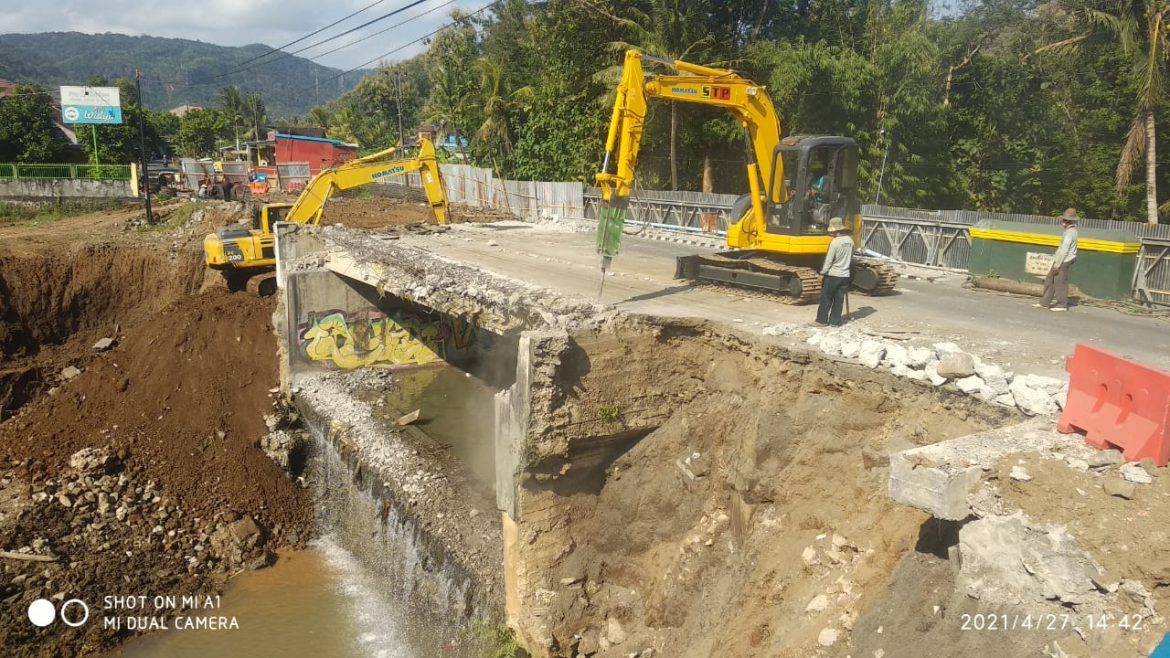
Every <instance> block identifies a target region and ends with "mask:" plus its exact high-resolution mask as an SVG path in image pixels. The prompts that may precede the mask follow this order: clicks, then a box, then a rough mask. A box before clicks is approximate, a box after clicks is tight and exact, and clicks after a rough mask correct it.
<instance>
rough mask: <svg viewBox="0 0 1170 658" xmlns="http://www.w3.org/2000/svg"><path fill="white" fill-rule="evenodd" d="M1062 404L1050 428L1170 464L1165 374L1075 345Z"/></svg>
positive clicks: (1134, 457)
mask: <svg viewBox="0 0 1170 658" xmlns="http://www.w3.org/2000/svg"><path fill="white" fill-rule="evenodd" d="M1066 369H1067V370H1068V373H1069V383H1068V402H1066V403H1065V405H1064V413H1062V414H1061V415H1060V422H1059V423H1057V425H1056V429H1057V430H1059V431H1061V432H1064V433H1065V434H1072V433H1074V432H1083V433H1084V434H1085V441H1086V442H1087V443H1088V444H1089V445H1091V446H1094V447H1096V448H1100V449H1102V450H1104V449H1108V448H1117V449H1119V450H1121V451H1122V453H1123V454H1124V455H1125V459H1126V461H1140V460H1142V459H1146V458H1147V457H1148V458H1150V459H1153V460H1154V463H1155V464H1157V465H1158V466H1159V467H1162V466H1165V465H1166V463H1167V462H1170V373H1166V372H1163V371H1161V370H1155V369H1154V368H1150V367H1147V366H1144V365H1142V364H1140V363H1136V362H1134V361H1130V360H1129V359H1123V358H1121V357H1119V356H1117V355H1115V354H1112V353H1110V352H1106V351H1105V350H1101V349H1097V348H1095V347H1090V346H1088V345H1085V344H1083V343H1081V344H1078V345H1077V347H1076V350H1075V351H1074V352H1073V355H1072V356H1071V357H1070V358H1069V359H1068V363H1067V365H1066Z"/></svg>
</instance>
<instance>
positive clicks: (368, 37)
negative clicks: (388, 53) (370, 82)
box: [292, 0, 456, 60]
mask: <svg viewBox="0 0 1170 658" xmlns="http://www.w3.org/2000/svg"><path fill="white" fill-rule="evenodd" d="M455 2H456V0H447V2H444V3H443V4H441V5H437V6H435V7H432V8H431V9H428V10H426V11H424V12H422V13H419V14H415V15H414V16H411V17H410V18H408V19H406V20H404V21H399V22H397V23H395V24H393V25H391V26H390V27H388V28H385V29H382V30H379V31H377V32H374V33H373V34H370V35H367V36H364V37H362V38H360V39H358V40H356V41H350V42H349V43H347V44H345V45H344V46H338V47H336V48H334V49H333V50H326V51H325V52H323V53H319V54H317V55H313V56H312V57H311V58H309V59H314V60H316V59H318V58H321V57H324V56H326V55H332V54H333V53H335V52H337V51H339V50H343V49H345V48H349V47H350V46H353V45H356V44H359V43H361V42H363V41H365V40H366V39H371V38H373V37H376V36H379V35H381V34H385V33H386V32H389V31H390V30H393V29H394V28H396V27H402V26H403V25H406V24H407V23H409V22H411V21H413V20H414V19H416V18H421V17H423V16H426V15H427V14H429V13H431V12H433V11H438V10H440V9H442V8H443V7H446V6H447V5H450V4H454V3H455ZM311 47H312V46H308V48H311ZM299 52H302V51H300V50H298V51H296V52H294V53H292V54H294V55H295V54H297V53H299Z"/></svg>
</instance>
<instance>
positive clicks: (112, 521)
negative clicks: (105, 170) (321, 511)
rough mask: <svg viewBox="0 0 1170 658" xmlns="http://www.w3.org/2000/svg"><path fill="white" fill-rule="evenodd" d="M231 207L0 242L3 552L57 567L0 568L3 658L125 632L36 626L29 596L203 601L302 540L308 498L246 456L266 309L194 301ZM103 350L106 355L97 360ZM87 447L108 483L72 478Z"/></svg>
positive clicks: (93, 221) (101, 217) (95, 476)
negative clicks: (199, 595)
mask: <svg viewBox="0 0 1170 658" xmlns="http://www.w3.org/2000/svg"><path fill="white" fill-rule="evenodd" d="M242 210H243V207H242V206H236V205H232V204H197V207H195V208H191V207H188V208H186V209H185V210H183V211H182V212H181V213H180V214H178V215H176V216H175V217H176V219H175V221H173V222H171V223H170V224H169V225H168V226H166V227H164V228H162V229H157V228H156V229H152V230H145V231H139V230H133V229H130V230H128V229H127V226H129V224H128V222H129V221H131V219H132V217H133V215H131V214H128V213H125V212H122V213H120V214H119V213H117V212H111V213H102V214H98V215H95V216H85V217H80V218H75V219H73V220H62V221H60V222H56V223H54V224H53V225H50V226H43V227H33V226H21V227H5V228H0V239H4V246H3V247H2V248H0V285H2V286H3V290H2V291H0V349H3V350H4V352H5V356H6V357H7V359H6V362H5V363H4V367H3V368H2V369H0V405H4V404H5V403H6V400H5V399H4V398H5V395H7V396H8V398H9V399H8V400H7V403H8V404H7V407H8V413H9V414H11V413H12V412H13V410H14V409H15V408H16V406H17V404H19V403H23V406H21V407H19V409H15V415H13V416H12V417H11V418H8V419H7V420H5V421H4V422H3V423H0V550H6V551H19V552H21V553H23V554H38V555H44V554H46V553H49V554H51V555H53V556H56V557H57V561H56V562H52V563H44V562H37V561H27V560H23V559H3V560H0V601H3V603H2V604H0V605H2V606H3V608H2V612H0V645H3V646H4V647H5V652H4V653H5V655H81V654H87V655H88V654H91V653H94V652H96V651H98V650H102V649H108V648H110V647H112V646H113V645H114V644H116V642H117V641H118V640H119V639H120V638H121V637H123V636H125V635H127V634H129V632H128V631H126V630H125V629H123V630H122V631H113V630H109V631H106V630H103V629H100V624H98V625H97V626H95V625H94V624H92V623H91V624H90V626H91V627H93V628H90V629H87V630H86V631H85V632H84V633H81V632H78V633H75V634H62V633H59V632H57V633H53V632H49V631H51V630H52V629H44V630H43V631H42V630H37V629H34V628H32V627H31V626H30V625H29V624H28V623H27V619H26V618H25V614H24V609H25V607H27V605H28V603H29V602H30V601H31V600H33V599H35V598H38V597H43V598H52V597H54V596H57V595H66V594H67V595H69V596H78V597H80V598H82V599H85V600H88V601H90V602H91V603H92V602H93V601H100V600H101V597H102V596H105V595H107V594H149V595H155V594H184V593H188V592H195V591H199V592H203V593H210V592H213V591H215V590H218V589H220V588H221V586H222V585H223V583H224V582H225V581H226V580H227V578H228V577H229V576H230V575H231V574H232V573H235V572H236V571H238V570H239V569H241V568H246V567H248V566H253V567H259V566H263V565H264V564H267V563H268V562H269V561H270V560H271V559H272V557H271V553H270V550H272V549H276V548H279V547H281V546H288V545H297V544H299V543H301V542H303V541H305V540H306V539H308V538H309V533H310V532H311V530H312V523H313V514H312V508H311V504H310V501H309V500H308V497H307V496H306V495H305V494H304V493H303V492H302V491H301V490H300V489H299V488H298V487H297V486H296V485H295V484H294V483H293V482H291V481H290V480H289V479H288V477H287V476H286V475H285V474H284V472H282V471H281V470H280V469H279V468H278V467H277V466H276V465H275V464H273V463H272V462H271V461H270V460H269V459H268V458H267V457H266V456H265V455H264V453H263V452H262V451H260V450H259V449H258V448H257V443H258V441H259V439H260V437H261V436H263V435H264V434H265V433H266V431H267V427H266V424H265V421H264V416H265V414H267V413H271V410H272V403H273V399H274V394H271V393H270V392H269V391H270V389H274V388H275V387H276V386H277V383H278V374H277V358H276V354H275V344H274V341H273V336H272V333H271V332H272V327H271V315H272V310H273V306H272V305H273V302H272V300H262V299H258V298H255V297H250V296H247V295H242V294H230V293H228V292H226V290H223V289H217V288H212V289H210V290H207V291H206V292H202V293H198V292H196V291H198V290H200V289H201V288H204V286H203V283H204V282H205V279H206V277H207V274H206V273H205V271H204V268H203V267H202V262H201V258H200V253H199V251H198V245H199V242H200V241H201V239H202V237H203V235H204V234H205V233H206V232H207V231H209V230H211V229H213V228H214V226H217V225H222V224H224V223H228V222H230V221H233V220H238V219H239V218H240V216H241V212H242ZM175 212H179V211H177V210H176V211H175ZM71 225H72V226H73V228H74V229H75V230H74V231H70V226H71ZM13 236H15V237H16V239H13V240H8V239H6V238H8V237H13ZM212 276H214V275H212ZM103 336H105V337H110V338H114V339H116V343H115V345H114V347H113V348H112V349H111V350H109V351H105V352H100V351H96V350H94V349H93V347H92V346H93V344H94V341H95V340H96V339H97V338H100V337H103ZM67 369H68V370H67ZM71 369H76V370H77V371H79V372H70V371H69V370H71ZM5 386H8V389H7V392H6V389H5ZM17 398H19V399H17ZM14 401H15V402H16V403H17V404H13V402H14ZM0 411H3V409H2V408H0ZM83 449H97V450H105V451H107V452H108V454H109V455H111V458H112V459H113V462H111V463H116V464H117V468H116V469H115V470H116V472H112V473H110V472H86V473H82V472H79V471H78V469H77V466H76V463H74V464H73V465H71V464H70V460H71V458H74V457H75V455H76V454H77V453H78V451H80V450H83ZM74 462H76V459H74Z"/></svg>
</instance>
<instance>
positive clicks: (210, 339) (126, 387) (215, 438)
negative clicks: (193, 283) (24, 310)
mask: <svg viewBox="0 0 1170 658" xmlns="http://www.w3.org/2000/svg"><path fill="white" fill-rule="evenodd" d="M271 314H272V303H271V302H270V301H268V300H261V299H257V298H250V297H247V296H244V295H233V294H230V293H226V292H221V291H213V292H209V293H207V294H204V295H199V296H195V297H188V298H184V299H183V300H181V301H179V302H176V303H174V304H172V305H171V306H170V307H168V308H166V309H165V310H163V311H161V312H159V313H158V314H156V315H154V316H153V317H152V318H151V319H150V320H148V321H146V322H143V323H142V324H140V325H137V326H135V327H133V328H132V329H131V330H130V331H128V332H127V334H126V336H125V338H124V339H123V340H122V342H121V343H120V344H119V345H118V346H117V347H116V348H115V349H114V350H112V351H111V352H109V353H107V354H106V355H105V356H103V357H102V358H101V359H100V360H96V361H94V362H93V363H92V365H91V366H90V368H89V369H88V370H86V371H85V372H83V373H82V374H81V375H79V376H78V377H77V378H76V379H73V380H72V381H70V382H68V383H67V384H65V385H63V386H62V387H61V388H60V389H59V391H58V392H57V393H56V394H55V395H52V396H48V397H45V398H42V399H41V400H40V401H38V402H37V403H34V404H33V405H30V406H29V407H28V408H27V409H26V410H25V411H24V412H22V413H21V414H19V415H18V416H16V417H15V418H13V419H12V420H11V421H9V422H8V423H5V424H4V425H3V426H0V459H10V460H18V461H19V460H21V459H24V458H26V457H32V458H33V459H34V460H36V462H35V463H36V466H35V468H36V469H37V471H39V472H40V473H43V474H44V475H47V476H55V475H57V473H58V471H59V470H60V469H61V468H62V467H63V466H64V465H65V464H66V462H67V460H68V458H69V456H70V455H72V454H73V453H74V452H76V451H77V450H79V449H81V448H83V447H87V446H95V447H96V446H103V445H109V446H112V447H113V448H114V449H115V450H118V451H119V452H124V453H125V454H126V455H127V456H128V457H129V459H128V460H127V464H128V467H129V468H130V469H131V470H136V469H137V470H142V471H143V472H144V473H147V474H149V476H150V477H152V478H154V479H156V480H157V481H159V482H160V483H162V487H163V490H164V491H165V492H166V493H168V494H170V495H172V496H174V497H176V498H177V499H180V500H183V501H185V503H186V505H187V506H188V508H189V509H191V510H192V511H193V512H194V513H196V515H205V516H210V515H212V514H214V513H215V512H219V511H223V510H225V509H231V508H233V507H235V508H237V510H238V511H243V510H257V511H259V510H262V509H263V508H264V507H265V505H268V509H267V511H266V512H263V514H264V516H266V517H268V520H270V521H271V523H273V524H278V523H279V524H300V523H302V522H304V521H306V519H305V515H304V514H303V509H301V507H302V505H301V503H303V502H304V501H303V500H302V499H301V498H300V496H301V494H300V492H299V491H298V490H297V489H296V488H295V487H294V486H293V485H292V483H290V482H289V481H288V480H287V478H284V477H283V476H282V474H281V473H280V472H279V469H277V467H276V466H275V465H274V464H272V463H271V462H270V461H269V460H268V459H267V457H265V455H264V454H263V453H262V452H260V451H259V450H257V449H255V445H256V442H257V441H258V440H259V438H260V437H261V436H263V435H264V434H265V433H266V431H267V428H266V427H265V425H264V419H263V414H264V413H266V412H267V410H269V409H270V408H271V402H272V400H271V398H270V395H271V394H270V393H269V389H271V388H274V387H275V386H276V385H277V365H276V357H275V353H274V347H273V339H272V334H271V331H272V327H271ZM261 476H263V477H261ZM282 501H289V502H290V503H292V504H290V505H288V506H285V505H282V504H281V502H282Z"/></svg>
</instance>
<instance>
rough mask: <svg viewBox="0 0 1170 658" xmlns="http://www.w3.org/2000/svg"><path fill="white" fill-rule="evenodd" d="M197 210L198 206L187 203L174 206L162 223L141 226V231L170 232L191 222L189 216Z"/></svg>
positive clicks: (190, 202) (192, 202)
mask: <svg viewBox="0 0 1170 658" xmlns="http://www.w3.org/2000/svg"><path fill="white" fill-rule="evenodd" d="M198 209H199V204H198V203H196V202H194V201H187V202H184V203H181V204H179V205H177V206H175V209H174V210H172V211H170V212H169V213H167V214H166V216H165V217H164V218H163V221H161V222H159V223H157V224H148V225H143V226H142V230H143V231H170V230H173V229H176V228H178V227H180V226H182V225H183V224H186V223H187V222H189V221H191V216H192V215H194V214H195V211H196V210H198Z"/></svg>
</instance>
